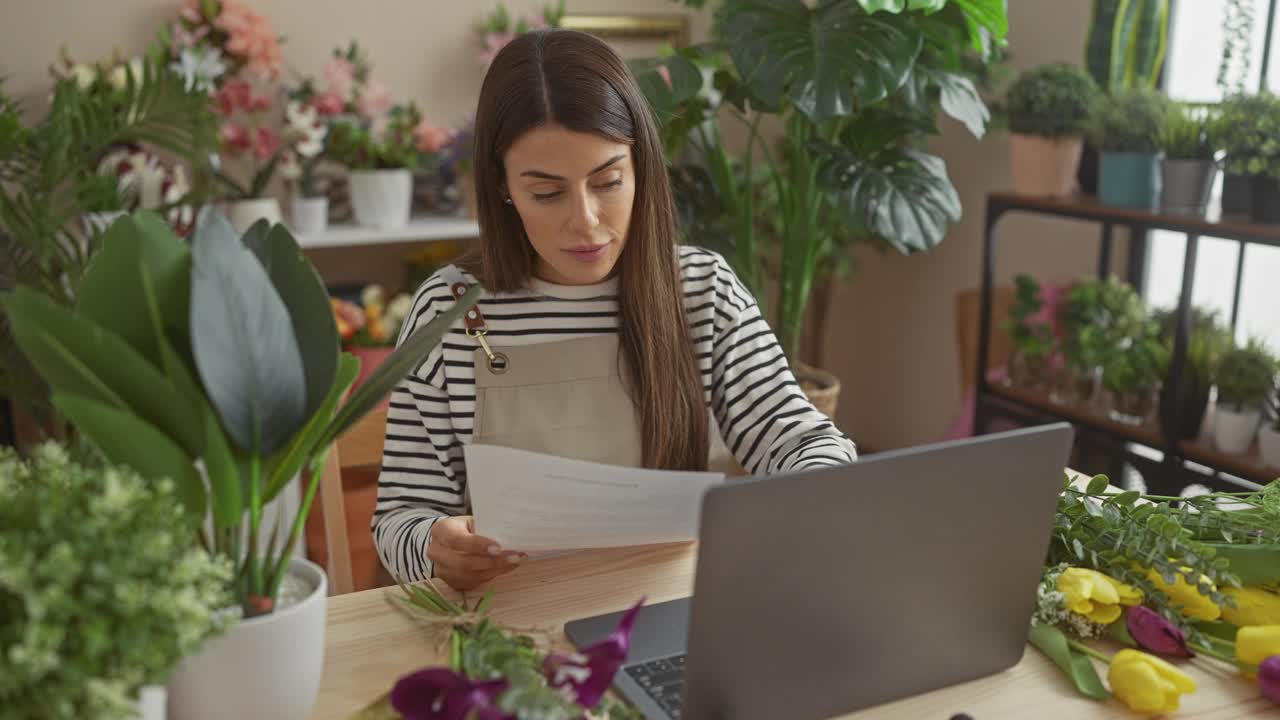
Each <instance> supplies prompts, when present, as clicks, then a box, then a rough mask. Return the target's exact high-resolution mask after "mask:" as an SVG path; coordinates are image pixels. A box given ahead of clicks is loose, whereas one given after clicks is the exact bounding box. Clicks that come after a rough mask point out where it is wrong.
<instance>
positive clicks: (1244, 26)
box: [1218, 0, 1254, 95]
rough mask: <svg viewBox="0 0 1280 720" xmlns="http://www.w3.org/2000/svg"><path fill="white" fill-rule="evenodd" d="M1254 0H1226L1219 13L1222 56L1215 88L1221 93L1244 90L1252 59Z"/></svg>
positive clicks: (1227, 93) (1226, 93)
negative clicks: (1220, 13)
mask: <svg viewBox="0 0 1280 720" xmlns="http://www.w3.org/2000/svg"><path fill="white" fill-rule="evenodd" d="M1253 20H1254V0H1227V2H1226V7H1225V8H1224V9H1223V13H1222V57H1221V59H1220V60H1219V62H1218V89H1219V90H1221V91H1222V94H1223V95H1229V94H1232V93H1241V92H1244V84H1245V80H1246V79H1247V78H1248V77H1249V66H1250V65H1251V64H1252V62H1253V52H1252V48H1253Z"/></svg>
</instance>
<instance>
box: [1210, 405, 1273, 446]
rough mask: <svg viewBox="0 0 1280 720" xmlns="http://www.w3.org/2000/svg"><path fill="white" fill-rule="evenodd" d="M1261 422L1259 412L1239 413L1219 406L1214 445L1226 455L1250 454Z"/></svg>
mask: <svg viewBox="0 0 1280 720" xmlns="http://www.w3.org/2000/svg"><path fill="white" fill-rule="evenodd" d="M1261 420H1262V413H1261V412H1260V411H1258V410H1246V411H1245V412H1239V411H1235V410H1228V409H1227V408H1224V407H1222V406H1221V405H1219V406H1218V408H1217V412H1216V413H1215V414H1214V420H1213V444H1214V445H1215V446H1216V447H1217V448H1218V449H1219V450H1221V451H1222V452H1224V453H1231V454H1233V455H1239V454H1242V453H1245V452H1248V451H1249V446H1251V445H1252V444H1253V438H1254V437H1255V436H1256V435H1257V433H1258V423H1259V422H1260V421H1261Z"/></svg>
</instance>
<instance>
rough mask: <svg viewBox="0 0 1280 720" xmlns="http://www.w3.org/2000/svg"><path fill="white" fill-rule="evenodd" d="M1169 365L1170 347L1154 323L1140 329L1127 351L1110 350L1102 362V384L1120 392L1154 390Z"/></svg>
mask: <svg viewBox="0 0 1280 720" xmlns="http://www.w3.org/2000/svg"><path fill="white" fill-rule="evenodd" d="M1168 368H1169V349H1168V348H1167V347H1166V346H1165V345H1164V344H1163V343H1161V342H1160V340H1159V338H1158V337H1157V335H1156V328H1155V325H1154V324H1149V325H1148V326H1147V327H1145V328H1143V329H1142V330H1140V331H1139V334H1138V335H1136V336H1135V337H1133V338H1131V343H1130V345H1129V346H1128V348H1126V349H1125V350H1124V351H1123V352H1113V353H1109V354H1108V356H1107V358H1106V361H1105V362H1104V363H1103V365H1102V384H1103V385H1104V386H1105V387H1106V388H1107V389H1108V390H1110V391H1111V392H1113V393H1116V394H1117V395H1129V394H1131V393H1137V392H1142V391H1146V390H1151V389H1154V388H1155V387H1157V386H1158V385H1159V384H1160V382H1161V381H1162V380H1163V379H1164V376H1165V373H1166V371H1167V370H1168Z"/></svg>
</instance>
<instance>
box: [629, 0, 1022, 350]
mask: <svg viewBox="0 0 1280 720" xmlns="http://www.w3.org/2000/svg"><path fill="white" fill-rule="evenodd" d="M685 2H686V4H689V5H693V6H700V5H702V4H703V2H702V0H685ZM715 17H716V22H715V33H714V37H715V39H714V40H713V41H712V42H711V43H709V44H706V45H701V46H696V47H692V48H686V49H682V50H680V51H678V52H675V53H672V54H669V55H668V56H665V57H660V58H654V59H649V60H645V61H641V62H638V63H636V64H635V66H634V69H635V70H636V71H637V75H638V77H639V79H640V82H641V85H642V87H643V88H644V89H645V92H646V94H647V96H648V97H649V100H650V102H651V103H652V105H653V107H654V110H655V112H656V114H657V115H658V118H659V121H660V122H661V124H662V132H663V140H664V143H665V146H666V150H667V153H668V160H669V161H670V164H671V172H672V179H673V183H674V185H675V187H676V194H677V198H678V200H679V202H681V203H682V207H681V220H682V230H683V232H684V234H685V236H686V237H685V240H686V241H687V242H692V243H696V244H704V245H708V246H711V247H713V248H714V249H717V250H720V251H722V252H724V253H725V254H726V256H727V257H729V259H730V261H731V262H732V264H733V266H734V269H735V271H736V272H737V273H738V275H739V276H740V277H741V278H742V280H743V282H744V283H745V284H746V285H747V286H748V287H749V288H750V290H751V291H752V292H753V293H754V294H755V295H756V297H757V299H758V300H759V301H760V303H761V305H762V306H768V304H769V303H768V298H767V296H766V284H768V280H769V279H771V278H773V277H776V281H777V288H778V297H777V303H776V307H775V308H774V312H775V321H776V324H777V328H778V333H779V336H780V339H781V341H782V343H783V347H784V349H785V350H786V352H787V354H788V357H790V358H791V359H792V361H793V364H796V363H798V362H799V361H800V358H799V357H797V355H798V354H799V342H800V336H801V330H802V326H803V324H804V318H805V312H806V308H807V305H808V303H809V298H810V294H811V292H812V290H813V288H814V285H815V279H819V280H821V279H822V278H823V277H824V276H827V275H829V274H831V273H832V272H834V271H836V270H838V269H840V268H842V267H844V266H846V265H847V264H848V263H849V262H850V260H849V252H848V251H849V249H850V247H851V246H852V245H853V244H855V243H861V242H872V243H875V244H877V245H879V246H881V247H883V248H886V249H892V250H896V251H898V252H901V253H904V254H907V253H915V252H925V251H929V250H931V249H933V248H934V247H936V246H937V245H938V243H940V242H941V241H942V239H943V237H944V235H945V234H946V230H947V227H948V225H949V224H950V223H954V222H956V221H958V220H959V218H960V200H959V196H958V194H957V193H956V190H955V188H954V187H953V185H952V183H951V181H950V179H949V178H948V176H947V170H946V165H945V163H944V162H943V160H942V159H941V158H940V157H938V156H936V155H932V154H929V153H928V152H925V151H924V150H923V148H922V146H923V140H924V139H925V138H926V137H927V136H929V135H931V134H936V133H937V131H938V130H937V126H936V117H937V112H938V110H939V109H941V110H942V111H943V112H945V113H946V114H947V115H950V116H951V117H953V118H955V119H956V120H958V121H960V122H961V123H963V124H964V126H965V127H966V128H968V129H969V131H970V132H972V133H973V135H974V136H975V137H978V138H981V137H982V135H983V133H984V132H985V129H986V123H987V120H988V117H989V114H988V111H987V108H986V106H985V105H984V104H983V101H982V99H981V97H980V95H979V93H978V90H977V88H976V87H975V85H974V82H973V77H974V76H975V75H976V74H977V72H978V71H979V70H980V69H981V68H982V67H983V64H984V63H986V62H987V61H988V60H989V59H990V58H991V57H992V56H993V53H995V52H996V51H997V49H998V48H999V47H1001V46H1002V44H1003V40H1004V36H1005V33H1006V31H1007V19H1006V16H1005V9H1004V2H1003V0H821V1H819V2H804V1H803V0H723V2H722V3H721V5H720V6H719V7H718V9H717V11H716V16H715ZM704 78H710V80H709V81H704ZM770 116H772V117H773V118H775V121H776V123H777V125H780V126H781V127H782V128H783V135H782V137H781V138H779V139H778V140H777V142H776V143H775V142H772V141H770V140H769V139H767V138H766V136H765V134H764V133H763V132H762V130H761V127H762V125H761V124H762V121H764V119H765V118H767V117H770ZM722 122H725V123H728V122H732V123H737V124H740V125H741V126H742V127H743V128H744V129H745V132H746V136H747V141H746V149H745V151H743V152H742V153H740V154H739V153H734V152H731V151H729V150H728V149H727V147H726V144H725V142H724V140H723V137H722V134H721V127H720V125H721V123H722ZM770 125H774V123H773V122H769V123H766V125H765V126H766V127H768V126H770ZM774 126H776V125H774ZM725 238H728V240H727V241H726V240H725ZM815 330H817V332H816V334H818V335H820V334H821V329H820V328H816V329H815Z"/></svg>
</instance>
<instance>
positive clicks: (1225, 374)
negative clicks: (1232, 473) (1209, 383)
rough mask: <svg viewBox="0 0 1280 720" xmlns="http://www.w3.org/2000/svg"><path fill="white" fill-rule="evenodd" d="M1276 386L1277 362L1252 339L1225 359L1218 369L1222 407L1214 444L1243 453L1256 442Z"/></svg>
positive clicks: (1219, 399)
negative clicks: (1265, 408) (1263, 413)
mask: <svg viewBox="0 0 1280 720" xmlns="http://www.w3.org/2000/svg"><path fill="white" fill-rule="evenodd" d="M1275 387H1276V359H1275V358H1274V357H1273V356H1272V355H1271V353H1270V352H1268V351H1267V349H1266V347H1264V346H1263V345H1262V343H1261V342H1259V341H1257V340H1252V341H1250V342H1249V344H1248V345H1246V346H1245V347H1237V348H1233V349H1231V350H1229V351H1227V352H1226V353H1225V354H1224V355H1223V356H1222V362H1221V364H1220V365H1219V367H1218V406H1217V410H1216V415H1215V418H1214V425H1213V439H1214V444H1215V445H1217V447H1218V449H1219V450H1221V451H1222V452H1226V453H1243V452H1246V451H1247V450H1248V449H1249V446H1250V445H1251V444H1252V443H1253V438H1254V436H1255V435H1256V434H1257V431H1258V424H1259V422H1261V420H1262V410H1263V408H1264V407H1265V406H1266V404H1267V402H1268V400H1270V398H1271V394H1272V393H1273V392H1275Z"/></svg>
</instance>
